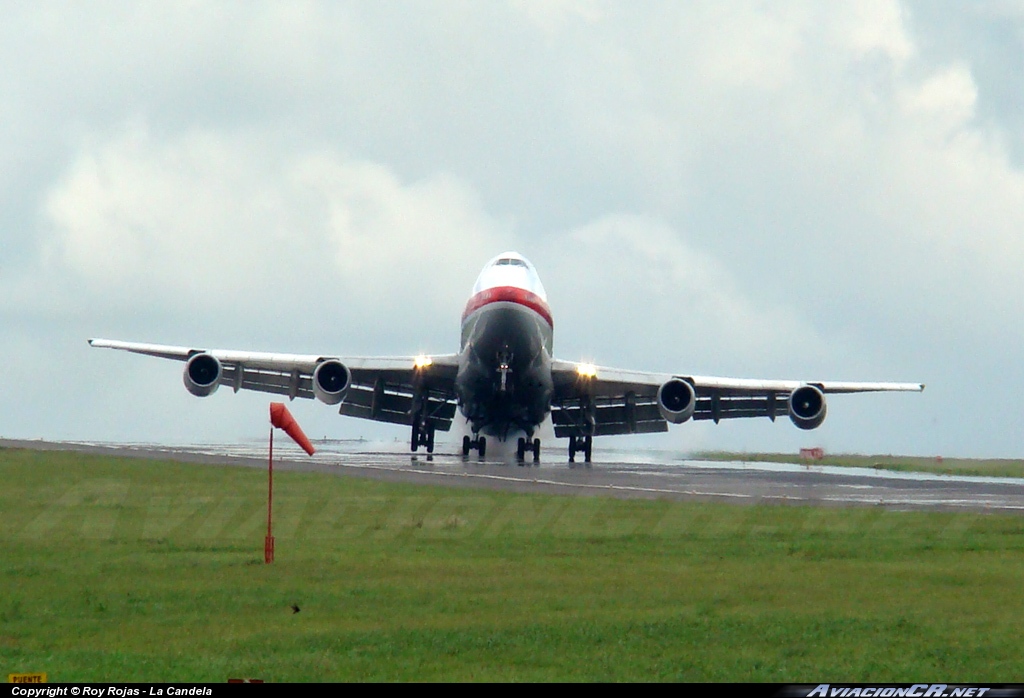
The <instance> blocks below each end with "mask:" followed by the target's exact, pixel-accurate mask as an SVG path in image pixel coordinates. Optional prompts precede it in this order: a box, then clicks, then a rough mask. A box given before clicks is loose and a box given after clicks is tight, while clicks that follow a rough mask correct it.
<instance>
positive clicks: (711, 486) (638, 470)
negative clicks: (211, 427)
mask: <svg viewBox="0 0 1024 698" xmlns="http://www.w3.org/2000/svg"><path fill="white" fill-rule="evenodd" d="M282 441H283V440H282ZM314 445H315V446H316V447H317V453H316V455H315V456H313V457H308V456H306V454H305V453H303V452H302V451H300V450H299V449H298V448H296V447H294V446H293V445H292V444H290V443H287V442H285V443H283V444H281V443H278V442H275V446H274V456H275V458H274V461H275V462H274V467H275V469H283V470H308V471H318V472H328V473H335V474H339V475H355V476H363V477H371V478H375V479H381V480H388V481H393V482H413V483H421V484H440V485H449V486H457V487H475V488H484V489H501V490H510V491H516V492H539V493H557V494H575V495H589V496H595V495H597V496H610V497H622V498H651V499H655V498H662V499H700V500H708V501H710V500H714V501H727V502H735V503H748V504H753V503H758V502H765V503H768V502H774V503H788V504H802V505H820V506H882V507H885V508H888V509H905V510H910V509H916V510H936V511H940V510H941V511H981V512H993V513H995V512H1000V513H1016V514H1022V513H1024V479H1018V478H992V477H972V476H951V475H931V474H927V473H902V472H893V471H883V470H875V469H866V468H839V467H830V466H815V465H803V464H798V463H792V464H779V463H754V462H717V461H702V460H688V459H683V458H681V457H679V456H677V455H675V454H671V453H666V452H658V451H614V450H598V449H597V448H595V449H594V463H593V464H592V465H591V466H589V467H587V466H584V464H582V463H577V464H575V467H571V464H569V463H567V462H566V460H565V456H564V455H562V454H561V453H559V454H558V455H557V456H556V455H555V454H554V453H551V454H550V455H548V456H547V457H546V458H542V461H541V463H540V464H539V465H533V464H532V463H529V462H528V463H527V465H526V466H520V465H517V464H516V463H515V461H514V459H512V458H508V457H507V456H505V457H504V458H502V459H492V458H488V459H487V460H486V461H483V462H481V461H479V460H478V459H477V458H476V457H475V456H471V457H470V458H469V459H463V458H462V457H461V456H460V455H452V454H446V453H438V454H435V455H434V456H432V457H428V456H427V455H426V454H423V453H420V454H418V455H416V454H410V453H409V451H408V450H407V447H405V446H404V444H397V443H394V444H381V443H371V442H359V441H328V442H319V443H315V444H314ZM0 446H7V447H23V448H42V449H57V450H74V451H81V452H94V453H109V454H112V455H123V456H136V457H158V458H168V459H172V460H182V461H189V462H197V463H211V464H225V465H238V466H247V467H260V468H265V467H266V465H267V460H266V458H267V450H266V449H267V444H266V442H263V441H260V442H252V443H242V444H204V445H179V446H163V445H156V444H109V443H82V442H76V443H72V442H41V441H0Z"/></svg>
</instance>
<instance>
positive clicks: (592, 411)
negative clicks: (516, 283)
mask: <svg viewBox="0 0 1024 698" xmlns="http://www.w3.org/2000/svg"><path fill="white" fill-rule="evenodd" d="M551 368H552V374H553V378H554V398H553V400H552V408H551V418H552V421H553V422H554V425H555V436H558V437H565V436H574V435H575V436H578V435H586V434H592V435H594V436H601V435H605V434H640V433H647V432H656V431H667V430H668V423H669V422H672V423H674V424H679V423H681V422H685V421H686V420H687V419H691V418H692V419H696V420H702V419H713V420H714V421H715V422H716V423H717V422H718V421H719V420H722V419H734V418H739V417H768V418H769V419H771V420H772V421H775V418H776V417H780V416H789V417H790V419H792V420H793V423H794V424H796V426H798V427H800V428H801V429H814V428H815V427H817V426H819V425H820V424H821V423H822V421H824V419H825V395H826V394H828V393H865V392H879V391H910V392H921V391H922V390H924V385H923V384H921V383H855V382H843V381H793V380H755V379H745V378H719V377H713V376H687V375H681V374H667V373H665V374H662V373H645V372H641V371H628V370H622V369H615V368H605V367H601V366H593V365H591V364H586V363H578V362H574V361H562V360H559V359H554V360H553V361H552V363H551Z"/></svg>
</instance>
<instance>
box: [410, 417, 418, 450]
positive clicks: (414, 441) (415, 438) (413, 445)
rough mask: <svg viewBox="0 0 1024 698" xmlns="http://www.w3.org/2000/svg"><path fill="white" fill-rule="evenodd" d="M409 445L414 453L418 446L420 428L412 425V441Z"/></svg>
mask: <svg viewBox="0 0 1024 698" xmlns="http://www.w3.org/2000/svg"><path fill="white" fill-rule="evenodd" d="M409 445H410V447H411V448H412V450H413V452H415V451H416V449H417V448H418V447H419V445H420V428H419V427H418V426H416V425H415V424H413V425H412V439H411V441H410V444H409Z"/></svg>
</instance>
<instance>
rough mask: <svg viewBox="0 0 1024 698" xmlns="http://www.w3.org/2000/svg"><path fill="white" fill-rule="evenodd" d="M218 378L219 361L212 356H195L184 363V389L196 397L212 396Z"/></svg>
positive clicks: (217, 383) (219, 373)
mask: <svg viewBox="0 0 1024 698" xmlns="http://www.w3.org/2000/svg"><path fill="white" fill-rule="evenodd" d="M220 376H221V365H220V361H218V360H217V357H216V356H214V355H213V354H206V353H202V354H196V355H195V356H193V357H192V358H191V359H189V360H188V361H187V362H186V363H185V387H186V388H187V389H188V391H189V392H190V393H192V394H193V395H195V396H196V397H206V396H207V395H213V393H214V391H216V390H217V386H219V385H220Z"/></svg>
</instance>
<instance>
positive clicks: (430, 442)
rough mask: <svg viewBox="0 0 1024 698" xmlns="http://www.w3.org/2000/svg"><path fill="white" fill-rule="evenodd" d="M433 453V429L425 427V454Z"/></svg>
mask: <svg viewBox="0 0 1024 698" xmlns="http://www.w3.org/2000/svg"><path fill="white" fill-rule="evenodd" d="M433 452H434V427H432V426H430V427H427V453H433Z"/></svg>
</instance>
